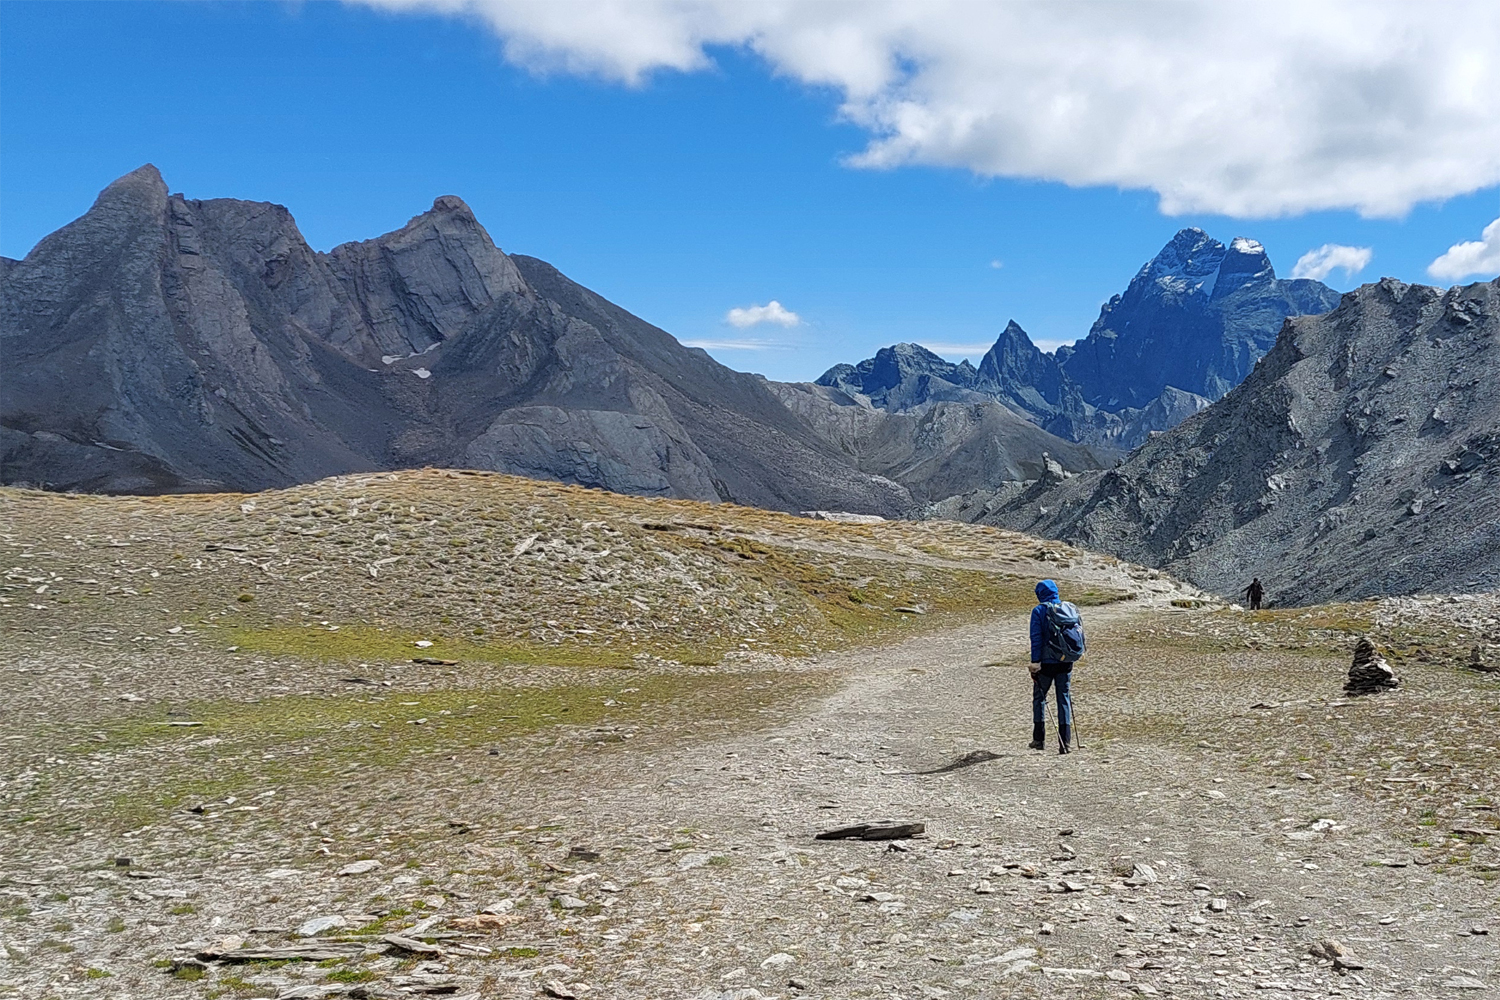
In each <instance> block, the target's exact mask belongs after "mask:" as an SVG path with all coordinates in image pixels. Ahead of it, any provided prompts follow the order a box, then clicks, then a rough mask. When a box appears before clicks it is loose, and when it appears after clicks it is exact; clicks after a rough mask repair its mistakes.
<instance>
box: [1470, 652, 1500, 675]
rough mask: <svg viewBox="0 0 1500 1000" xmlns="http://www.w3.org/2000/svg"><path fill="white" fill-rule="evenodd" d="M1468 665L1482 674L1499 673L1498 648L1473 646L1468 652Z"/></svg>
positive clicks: (1499, 655) (1499, 659)
mask: <svg viewBox="0 0 1500 1000" xmlns="http://www.w3.org/2000/svg"><path fill="white" fill-rule="evenodd" d="M1468 667H1469V669H1470V670H1477V671H1479V672H1480V673H1482V674H1495V673H1500V649H1496V648H1495V647H1493V646H1491V647H1489V648H1488V649H1486V648H1485V647H1484V646H1475V647H1474V649H1473V650H1472V651H1470V653H1469V663H1468Z"/></svg>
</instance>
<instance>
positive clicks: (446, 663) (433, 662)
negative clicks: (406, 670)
mask: <svg viewBox="0 0 1500 1000" xmlns="http://www.w3.org/2000/svg"><path fill="white" fill-rule="evenodd" d="M411 662H413V663H420V664H422V665H423V666H428V667H456V666H458V661H457V660H442V659H439V658H438V657H436V656H413V657H412V658H411Z"/></svg>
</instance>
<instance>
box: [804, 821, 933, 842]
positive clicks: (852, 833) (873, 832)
mask: <svg viewBox="0 0 1500 1000" xmlns="http://www.w3.org/2000/svg"><path fill="white" fill-rule="evenodd" d="M926 831H927V825H926V824H925V823H892V822H879V823H859V824H857V825H855V826H841V827H839V828H838V829H837V830H824V831H823V832H822V833H820V834H818V835H817V836H816V837H814V838H813V839H814V840H901V839H904V838H906V837H915V836H916V835H917V834H919V833H925V832H926Z"/></svg>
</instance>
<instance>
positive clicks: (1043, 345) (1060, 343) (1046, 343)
mask: <svg viewBox="0 0 1500 1000" xmlns="http://www.w3.org/2000/svg"><path fill="white" fill-rule="evenodd" d="M1031 342H1032V343H1033V344H1035V345H1036V349H1037V350H1039V351H1041V352H1042V353H1043V354H1052V353H1053V352H1055V351H1056V350H1057V349H1058V348H1059V347H1064V346H1066V345H1068V344H1074V343H1077V338H1074V339H1072V340H1046V339H1041V338H1037V337H1033V338H1032V339H1031Z"/></svg>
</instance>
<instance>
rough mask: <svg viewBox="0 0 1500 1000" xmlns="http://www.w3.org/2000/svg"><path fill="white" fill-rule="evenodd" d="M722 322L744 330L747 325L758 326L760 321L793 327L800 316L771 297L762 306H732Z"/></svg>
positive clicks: (799, 322) (799, 320)
mask: <svg viewBox="0 0 1500 1000" xmlns="http://www.w3.org/2000/svg"><path fill="white" fill-rule="evenodd" d="M724 322H726V323H728V324H729V325H730V326H732V327H735V328H736V329H740V330H744V329H746V328H747V327H752V326H760V325H761V324H762V323H771V324H774V325H776V326H785V327H793V326H798V325H800V324H801V322H802V317H801V316H798V315H797V314H796V313H794V312H792V311H791V310H790V309H788V308H786V307H785V306H783V305H782V304H781V303H780V302H777V301H776V300H775V299H772V300H771V301H770V302H767V303H766V304H765V305H763V306H745V307H744V308H738V307H737V308H734V309H731V310H729V312H727V313H725V314H724Z"/></svg>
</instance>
